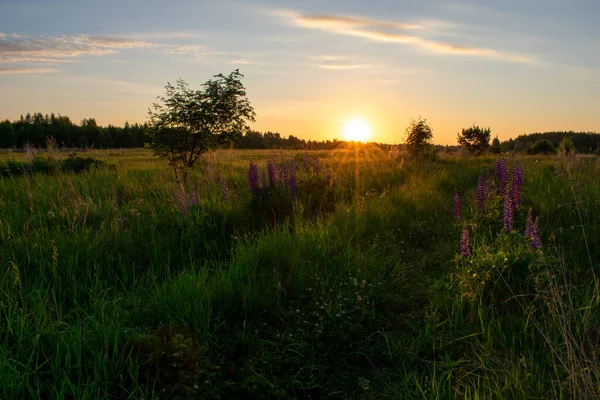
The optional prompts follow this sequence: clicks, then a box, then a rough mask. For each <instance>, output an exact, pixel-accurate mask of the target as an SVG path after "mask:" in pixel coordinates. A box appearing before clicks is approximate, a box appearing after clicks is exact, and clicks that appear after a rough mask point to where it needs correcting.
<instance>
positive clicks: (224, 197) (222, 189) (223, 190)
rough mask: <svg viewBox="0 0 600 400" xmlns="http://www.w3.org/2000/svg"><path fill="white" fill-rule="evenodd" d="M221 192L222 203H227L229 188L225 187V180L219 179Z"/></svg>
mask: <svg viewBox="0 0 600 400" xmlns="http://www.w3.org/2000/svg"><path fill="white" fill-rule="evenodd" d="M221 192H222V193H223V201H225V203H229V186H227V181H226V180H225V179H221Z"/></svg>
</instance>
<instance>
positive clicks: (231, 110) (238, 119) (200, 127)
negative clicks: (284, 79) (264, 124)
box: [146, 69, 256, 182]
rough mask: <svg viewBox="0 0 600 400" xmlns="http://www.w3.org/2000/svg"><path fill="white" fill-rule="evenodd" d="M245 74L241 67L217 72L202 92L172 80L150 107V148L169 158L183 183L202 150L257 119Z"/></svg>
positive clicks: (183, 82)
mask: <svg viewBox="0 0 600 400" xmlns="http://www.w3.org/2000/svg"><path fill="white" fill-rule="evenodd" d="M242 77H243V75H242V74H241V73H240V71H239V70H237V69H236V70H235V71H233V72H232V73H230V74H229V75H228V76H224V75H223V74H219V75H215V76H214V77H213V78H214V79H210V80H208V81H207V82H206V83H204V85H203V88H202V89H200V90H192V89H190V88H189V87H188V84H187V83H186V82H185V81H183V80H182V79H180V80H178V81H177V83H176V86H173V85H171V83H167V85H166V86H165V89H166V96H165V97H159V100H160V102H159V103H154V104H153V110H148V114H149V120H150V121H149V124H148V129H147V132H146V137H147V147H148V148H150V149H152V150H153V151H154V154H155V155H157V156H159V157H163V158H166V159H168V160H169V165H171V167H172V168H173V170H174V171H175V175H176V177H177V179H178V180H180V181H181V182H184V181H185V179H186V177H187V171H188V169H189V168H192V167H193V166H194V163H195V162H196V160H198V158H199V157H200V156H201V155H202V154H203V153H205V152H207V151H209V150H211V149H214V148H215V147H216V146H217V145H218V144H220V143H224V142H228V141H231V140H233V139H235V138H236V137H239V136H240V135H241V134H242V133H243V132H245V131H247V130H248V125H247V122H248V121H254V120H255V116H256V114H255V112H254V109H253V108H252V105H251V104H250V101H249V100H248V98H247V97H246V89H245V88H244V85H243V84H242V81H241V78H242Z"/></svg>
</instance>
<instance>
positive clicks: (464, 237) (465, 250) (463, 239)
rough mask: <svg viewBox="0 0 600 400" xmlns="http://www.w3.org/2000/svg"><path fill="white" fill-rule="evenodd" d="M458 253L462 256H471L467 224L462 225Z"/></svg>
mask: <svg viewBox="0 0 600 400" xmlns="http://www.w3.org/2000/svg"><path fill="white" fill-rule="evenodd" d="M460 255H461V256H463V257H471V242H470V240H469V230H468V229H467V225H466V224H465V225H463V228H462V232H461V235H460Z"/></svg>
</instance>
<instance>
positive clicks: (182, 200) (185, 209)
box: [175, 189, 190, 217]
mask: <svg viewBox="0 0 600 400" xmlns="http://www.w3.org/2000/svg"><path fill="white" fill-rule="evenodd" d="M175 197H177V202H178V205H179V210H180V211H181V214H182V215H183V216H184V217H187V216H188V214H189V211H190V203H189V202H188V199H187V196H186V194H185V191H184V190H183V189H181V190H176V191H175Z"/></svg>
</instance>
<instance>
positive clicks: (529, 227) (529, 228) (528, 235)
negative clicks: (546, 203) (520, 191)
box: [525, 208, 533, 240]
mask: <svg viewBox="0 0 600 400" xmlns="http://www.w3.org/2000/svg"><path fill="white" fill-rule="evenodd" d="M532 233H533V210H532V209H531V208H530V209H529V211H528V212H527V222H526V223H525V237H526V238H528V239H530V240H531V235H532Z"/></svg>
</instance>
